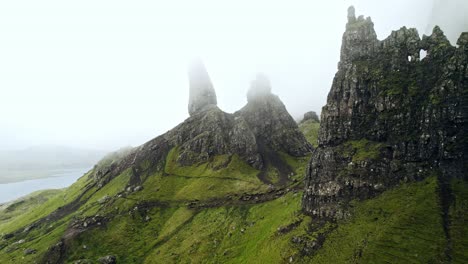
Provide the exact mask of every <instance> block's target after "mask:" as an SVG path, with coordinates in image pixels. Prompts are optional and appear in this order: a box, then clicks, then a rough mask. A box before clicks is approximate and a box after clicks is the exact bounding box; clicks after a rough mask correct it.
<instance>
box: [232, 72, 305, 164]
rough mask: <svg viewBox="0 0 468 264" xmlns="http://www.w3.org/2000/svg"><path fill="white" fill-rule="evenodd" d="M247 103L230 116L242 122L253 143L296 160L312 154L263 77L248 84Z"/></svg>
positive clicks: (259, 76) (260, 76)
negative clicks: (253, 137) (252, 138)
mask: <svg viewBox="0 0 468 264" xmlns="http://www.w3.org/2000/svg"><path fill="white" fill-rule="evenodd" d="M247 99H248V103H247V105H246V106H244V107H243V108H242V109H241V110H239V111H238V112H236V113H235V114H234V115H235V116H236V118H238V119H244V120H245V121H246V123H247V125H248V126H249V128H250V130H251V132H252V133H253V134H254V135H255V138H256V140H257V143H260V145H261V146H264V147H268V148H271V149H272V150H274V151H283V152H286V153H288V154H290V155H292V156H296V157H298V156H304V155H306V154H307V153H309V152H310V151H311V150H312V147H311V145H310V144H309V143H307V140H306V139H305V137H304V135H303V134H302V133H301V132H300V131H299V128H298V126H297V124H296V122H295V121H294V119H293V118H292V117H291V115H289V113H288V111H287V110H286V107H285V106H284V104H283V102H281V100H280V99H279V97H278V96H276V95H274V94H272V93H271V85H270V81H269V80H268V78H267V77H266V76H265V75H258V76H257V79H256V80H255V81H253V82H252V83H251V87H250V89H249V91H248V93H247Z"/></svg>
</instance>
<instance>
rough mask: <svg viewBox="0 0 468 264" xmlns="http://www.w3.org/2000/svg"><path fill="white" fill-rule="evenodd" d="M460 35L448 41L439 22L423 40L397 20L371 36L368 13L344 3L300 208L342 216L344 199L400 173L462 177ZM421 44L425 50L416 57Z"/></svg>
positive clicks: (394, 180) (392, 181)
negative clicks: (342, 27) (337, 55)
mask: <svg viewBox="0 0 468 264" xmlns="http://www.w3.org/2000/svg"><path fill="white" fill-rule="evenodd" d="M467 40H468V33H463V34H462V35H461V37H460V39H459V41H458V45H459V47H458V48H456V47H453V46H451V45H450V43H449V42H448V40H447V38H446V37H445V36H444V34H443V32H442V30H441V29H440V28H439V27H435V28H434V31H433V33H432V35H431V36H423V38H422V39H420V38H419V35H418V32H417V30H416V29H407V28H406V27H403V28H401V29H399V30H397V31H393V32H392V33H391V35H390V36H389V37H388V38H387V39H385V40H383V41H379V40H378V39H377V37H376V34H375V31H374V27H373V23H372V21H371V19H370V18H367V19H364V18H363V17H362V16H360V17H358V18H356V17H355V14H354V8H353V7H351V8H350V9H349V10H348V23H347V25H346V32H345V33H344V34H343V43H342V48H341V61H340V63H339V65H338V72H337V73H336V75H335V78H334V81H333V85H332V87H331V90H330V93H329V95H328V99H327V104H326V106H325V107H323V110H322V116H321V128H320V132H319V147H318V148H317V149H316V150H315V151H314V153H313V156H312V159H311V162H310V166H309V169H308V172H307V174H306V190H305V194H304V196H303V209H304V211H305V212H307V213H309V214H312V215H314V216H318V217H331V218H335V217H338V218H340V217H345V216H346V215H347V211H346V210H345V208H346V205H347V202H349V201H350V200H352V199H365V198H369V197H372V196H374V195H376V194H378V193H380V192H382V191H383V190H386V189H388V188H390V187H392V186H395V185H397V184H399V183H400V182H401V181H414V180H420V179H422V178H425V177H427V176H428V175H430V174H437V175H439V181H440V183H441V186H444V183H445V182H447V181H448V179H450V178H451V177H458V178H461V177H466V176H467V167H466V165H467V164H468V163H467V155H468V151H467V143H468V137H467V118H468V108H467V106H468V99H467V96H468V67H467V64H468V41H467ZM421 50H426V51H427V56H426V57H425V58H424V59H422V60H420V58H419V54H420V51H421ZM444 193H448V196H449V190H444ZM444 196H447V195H445V194H444V195H442V196H441V201H442V204H443V203H444V202H446V201H445V200H447V197H444Z"/></svg>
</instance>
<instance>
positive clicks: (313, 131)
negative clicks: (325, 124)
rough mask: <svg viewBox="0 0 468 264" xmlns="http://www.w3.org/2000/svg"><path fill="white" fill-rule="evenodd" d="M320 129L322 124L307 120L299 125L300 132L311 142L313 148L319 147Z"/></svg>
mask: <svg viewBox="0 0 468 264" xmlns="http://www.w3.org/2000/svg"><path fill="white" fill-rule="evenodd" d="M319 128H320V123H319V122H317V121H314V120H307V121H305V122H302V123H300V124H299V130H300V131H301V132H302V134H304V136H305V138H306V139H307V141H309V143H310V144H312V146H314V147H317V146H318V131H319Z"/></svg>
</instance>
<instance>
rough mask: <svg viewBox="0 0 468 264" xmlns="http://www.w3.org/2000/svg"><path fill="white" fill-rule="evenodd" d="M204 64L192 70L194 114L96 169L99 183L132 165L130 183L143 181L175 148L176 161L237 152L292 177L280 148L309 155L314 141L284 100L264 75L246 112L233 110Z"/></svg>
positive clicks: (254, 87)
mask: <svg viewBox="0 0 468 264" xmlns="http://www.w3.org/2000/svg"><path fill="white" fill-rule="evenodd" d="M200 65H202V64H198V66H197V67H195V69H196V70H193V71H192V72H191V73H190V74H189V77H190V82H191V86H190V93H191V94H190V98H191V101H190V103H189V109H191V115H190V117H189V118H187V119H186V120H185V121H184V122H182V123H181V124H179V125H178V126H177V127H175V128H173V129H172V130H170V131H168V132H167V133H165V134H163V135H161V136H159V137H157V138H155V139H153V140H151V141H149V142H147V143H145V144H143V145H142V146H140V147H137V148H134V149H132V150H131V151H130V152H128V154H126V156H124V157H120V156H119V157H118V161H113V162H112V163H110V164H109V165H108V166H103V167H102V168H98V169H96V171H95V174H94V178H95V180H96V181H97V182H98V184H99V185H98V187H102V186H104V185H105V184H106V183H107V182H109V181H110V179H112V178H113V177H115V176H116V175H119V174H120V173H121V172H122V171H124V170H126V169H128V168H131V169H132V172H133V173H132V177H131V179H130V182H129V185H128V186H129V187H132V186H138V185H141V178H140V175H141V174H142V173H144V170H148V169H149V170H152V171H161V170H163V169H164V166H165V162H166V157H167V155H168V153H169V152H170V150H171V149H174V148H176V147H177V148H178V156H177V157H176V161H177V162H178V163H179V164H180V165H181V166H191V165H195V164H199V163H203V162H208V161H209V160H210V159H211V158H212V157H214V156H217V155H224V154H227V155H238V156H239V157H240V158H241V159H242V160H244V161H245V162H246V163H248V164H249V165H251V166H252V167H254V168H256V169H259V170H262V171H263V170H264V169H266V167H267V166H273V167H276V166H280V167H281V169H279V174H280V175H281V176H284V177H283V178H284V179H287V177H288V175H290V173H291V172H292V168H289V165H287V164H280V163H281V162H284V161H282V160H281V158H280V156H279V155H278V153H277V152H279V151H281V152H284V153H287V154H289V155H292V156H297V157H303V156H306V155H308V154H310V152H311V150H312V147H311V145H310V144H309V143H308V142H307V140H306V139H305V138H304V136H303V134H302V133H301V132H300V131H299V129H298V127H297V124H296V123H295V122H294V120H293V118H292V117H291V116H290V115H289V113H288V112H287V110H286V108H285V106H284V104H283V103H282V102H281V100H280V99H279V98H278V97H277V96H276V95H273V94H271V86H270V82H269V80H268V78H266V76H264V75H259V77H257V79H256V80H255V81H253V82H252V86H251V89H250V91H249V93H248V100H249V102H248V104H247V105H246V106H245V107H244V108H242V110H240V111H238V112H236V113H234V114H229V113H225V112H223V111H222V110H220V109H219V108H218V107H217V106H216V96H215V91H214V89H213V87H212V86H211V82H209V77H208V74H207V73H206V71H205V70H204V68H203V67H202V68H200ZM194 72H195V73H194ZM205 88H206V89H205ZM200 91H205V92H200ZM144 163H146V164H147V165H146V166H145V167H147V168H145V169H144V168H142V167H141V164H144ZM148 164H149V166H148ZM285 181H286V180H285ZM280 183H281V184H282V183H283V182H280Z"/></svg>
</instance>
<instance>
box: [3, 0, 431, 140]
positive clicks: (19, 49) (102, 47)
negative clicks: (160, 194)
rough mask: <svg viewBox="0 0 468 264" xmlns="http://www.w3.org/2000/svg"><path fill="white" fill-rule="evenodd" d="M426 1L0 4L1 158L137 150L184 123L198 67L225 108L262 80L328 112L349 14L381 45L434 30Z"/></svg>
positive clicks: (291, 99)
mask: <svg viewBox="0 0 468 264" xmlns="http://www.w3.org/2000/svg"><path fill="white" fill-rule="evenodd" d="M428 2H430V1H427V0H413V1H409V0H398V1H375V0H361V1H359V0H356V1H346V0H331V1H330V0H327V1H320V3H318V1H310V0H304V1H294V0H292V1H291V0H290V1H273V0H268V1H266V0H265V1H253V0H237V1H220V0H212V1H208V0H197V1H118V0H112V1H111V0H102V1H98V0H92V1H91V0H82V1H63V0H57V1H51V0H42V1H37V0H24V1H1V2H0V94H1V95H0V149H8V148H22V147H26V146H30V145H44V144H54V145H68V146H75V147H85V148H100V149H115V148H118V147H121V146H126V145H133V146H136V145H139V144H141V143H144V142H145V141H147V140H149V139H151V138H153V137H155V136H157V135H159V134H161V133H163V132H165V131H167V130H169V129H171V128H172V127H174V126H175V125H177V124H178V123H180V122H181V121H183V120H184V119H185V118H187V117H188V113H187V103H188V81H187V76H186V65H187V62H188V60H189V59H190V58H193V57H195V56H199V57H201V58H202V59H203V60H204V62H205V64H206V66H207V68H208V72H209V74H210V76H211V79H212V81H213V84H214V86H215V89H216V92H217V96H218V105H219V107H220V108H221V109H223V110H225V111H227V112H234V111H236V110H238V109H240V108H241V107H242V106H243V105H244V104H245V103H246V92H247V89H248V86H249V83H250V80H251V79H252V78H253V77H254V76H255V75H256V73H257V72H264V73H266V74H267V75H268V76H269V77H270V79H271V82H272V85H273V92H274V93H275V94H278V95H279V96H280V98H281V99H282V100H283V102H284V103H285V104H286V106H287V108H288V109H289V111H290V112H291V114H292V115H293V116H295V117H299V116H301V115H302V114H303V113H304V112H306V111H309V110H314V111H317V112H320V109H321V107H322V106H323V105H324V104H325V102H326V96H327V94H328V91H329V89H330V86H331V82H332V79H333V76H334V74H335V72H336V65H337V63H338V59H339V51H340V46H341V36H342V33H343V31H344V28H345V23H346V10H347V7H348V6H349V5H351V4H353V5H354V6H355V7H356V13H357V15H359V14H364V15H365V16H371V17H372V19H373V21H374V23H375V26H376V30H377V33H378V36H379V38H380V39H382V38H385V37H386V36H387V35H388V34H389V33H390V32H391V30H393V29H398V28H400V27H401V26H403V25H406V26H409V27H416V28H418V30H419V32H420V33H424V30H425V29H426V27H427V24H428V21H427V19H428V17H429V15H430V12H431V8H432V5H431V4H428Z"/></svg>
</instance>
